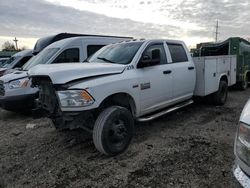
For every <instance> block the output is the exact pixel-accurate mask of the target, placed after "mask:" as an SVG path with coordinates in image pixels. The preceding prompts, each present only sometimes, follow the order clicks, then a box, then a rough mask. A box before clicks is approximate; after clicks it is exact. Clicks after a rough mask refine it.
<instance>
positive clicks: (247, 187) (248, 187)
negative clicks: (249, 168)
mask: <svg viewBox="0 0 250 188" xmlns="http://www.w3.org/2000/svg"><path fill="white" fill-rule="evenodd" d="M233 174H234V177H235V178H236V179H237V180H238V182H239V183H240V184H241V185H242V186H243V187H244V188H250V177H249V176H248V175H247V174H246V173H245V172H244V171H243V170H242V169H241V168H240V167H239V165H235V167H234V170H233Z"/></svg>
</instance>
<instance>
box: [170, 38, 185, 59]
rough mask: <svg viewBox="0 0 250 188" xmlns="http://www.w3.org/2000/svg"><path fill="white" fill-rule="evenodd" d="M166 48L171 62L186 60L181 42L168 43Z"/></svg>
mask: <svg viewBox="0 0 250 188" xmlns="http://www.w3.org/2000/svg"><path fill="white" fill-rule="evenodd" d="M168 48H169V51H170V54H171V57H172V61H173V63H179V62H185V61H188V58H187V54H186V51H185V49H184V48H183V46H182V45H181V44H171V43H168Z"/></svg>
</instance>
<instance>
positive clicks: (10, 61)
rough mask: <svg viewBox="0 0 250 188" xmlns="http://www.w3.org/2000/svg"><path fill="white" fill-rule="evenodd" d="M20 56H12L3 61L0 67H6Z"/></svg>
mask: <svg viewBox="0 0 250 188" xmlns="http://www.w3.org/2000/svg"><path fill="white" fill-rule="evenodd" d="M18 58H20V56H12V57H10V58H9V59H8V60H7V61H5V62H4V63H3V65H2V67H4V68H7V67H8V66H9V65H10V64H11V63H13V62H14V61H15V60H16V59H18Z"/></svg>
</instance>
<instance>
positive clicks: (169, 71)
mask: <svg viewBox="0 0 250 188" xmlns="http://www.w3.org/2000/svg"><path fill="white" fill-rule="evenodd" d="M171 72H172V71H171V70H165V71H163V74H170V73H171Z"/></svg>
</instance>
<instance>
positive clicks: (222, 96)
mask: <svg viewBox="0 0 250 188" xmlns="http://www.w3.org/2000/svg"><path fill="white" fill-rule="evenodd" d="M227 92H228V87H227V82H225V81H223V80H221V81H220V84H219V89H218V91H216V92H215V93H214V94H213V96H212V97H213V102H214V104H215V105H224V104H225V102H226V101H227Z"/></svg>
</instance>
